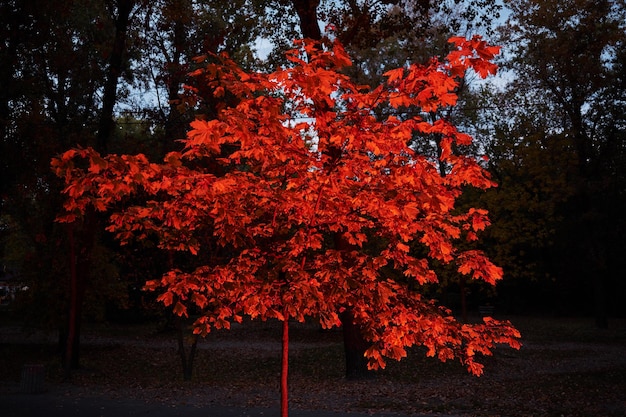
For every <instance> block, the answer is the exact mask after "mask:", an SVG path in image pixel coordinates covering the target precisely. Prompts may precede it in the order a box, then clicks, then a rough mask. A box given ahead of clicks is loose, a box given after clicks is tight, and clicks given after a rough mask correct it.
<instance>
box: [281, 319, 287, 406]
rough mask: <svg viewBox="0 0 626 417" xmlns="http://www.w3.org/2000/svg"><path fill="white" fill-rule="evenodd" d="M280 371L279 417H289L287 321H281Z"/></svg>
mask: <svg viewBox="0 0 626 417" xmlns="http://www.w3.org/2000/svg"><path fill="white" fill-rule="evenodd" d="M281 356H282V357H281V370H280V416H281V417H287V416H288V415H289V384H288V380H289V319H288V317H287V313H285V318H284V320H283V338H282V355H281Z"/></svg>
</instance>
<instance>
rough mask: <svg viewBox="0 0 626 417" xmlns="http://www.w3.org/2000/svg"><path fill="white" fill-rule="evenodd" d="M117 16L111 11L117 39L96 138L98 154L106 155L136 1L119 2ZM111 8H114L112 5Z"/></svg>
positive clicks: (108, 70)
mask: <svg viewBox="0 0 626 417" xmlns="http://www.w3.org/2000/svg"><path fill="white" fill-rule="evenodd" d="M112 3H115V4H116V5H117V14H116V15H115V12H114V11H113V10H111V13H112V14H113V15H114V21H115V38H114V40H113V47H112V49H111V55H110V58H109V67H108V69H107V78H106V81H105V83H104V93H103V96H102V112H101V114H100V121H99V123H98V133H97V136H96V147H97V149H98V152H101V153H106V151H107V147H108V142H109V140H110V138H111V134H112V133H113V127H114V123H113V108H114V107H115V103H116V102H117V85H118V83H119V79H120V76H121V74H122V69H123V62H124V55H125V54H126V32H127V30H128V22H129V18H130V13H131V11H132V10H133V7H134V6H135V0H117V1H115V2H112ZM111 8H113V6H112V5H111Z"/></svg>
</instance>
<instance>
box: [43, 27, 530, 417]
mask: <svg viewBox="0 0 626 417" xmlns="http://www.w3.org/2000/svg"><path fill="white" fill-rule="evenodd" d="M451 42H452V43H454V45H455V47H456V48H455V50H454V51H453V52H451V53H450V54H449V55H448V57H447V59H446V60H445V61H443V62H440V61H438V60H432V61H431V62H430V64H429V65H427V66H418V65H410V66H407V67H406V68H399V69H396V70H393V71H390V72H388V73H387V74H386V75H387V82H386V83H385V84H384V85H380V86H378V87H376V88H374V89H369V88H367V87H363V86H357V85H354V84H353V83H352V82H351V81H350V79H349V78H348V77H346V76H344V75H342V74H341V72H340V71H339V70H340V69H341V68H342V67H344V66H346V65H349V64H350V59H349V58H348V56H347V55H346V53H345V51H344V50H343V48H342V47H341V46H340V45H339V44H336V43H335V44H334V45H332V47H326V48H324V49H322V50H320V49H318V48H317V47H316V44H315V43H314V42H299V43H297V48H296V49H294V50H292V51H290V52H289V54H288V58H289V60H290V61H291V62H292V64H293V65H292V66H291V67H289V68H285V69H280V70H277V71H275V72H273V73H271V74H262V73H246V72H244V71H243V70H241V69H240V68H239V67H238V66H237V65H236V64H234V63H233V62H232V61H230V60H229V59H228V58H227V57H224V56H221V57H219V63H217V64H215V63H209V64H206V66H205V67H204V68H202V69H201V70H198V71H196V72H195V74H194V75H196V76H197V77H199V78H200V79H202V80H203V83H204V85H205V86H206V87H208V88H209V89H210V90H211V91H212V93H213V94H214V95H215V96H216V97H225V98H227V97H234V98H236V100H226V99H225V100H224V103H227V102H235V103H237V104H236V105H235V104H233V105H227V104H224V106H223V107H221V108H220V109H219V116H218V118H217V119H215V120H210V121H205V120H196V121H194V122H193V123H192V125H191V127H192V130H191V131H190V132H189V133H188V136H187V139H186V140H185V143H184V145H185V148H184V151H182V152H181V153H170V154H169V155H168V156H167V157H166V158H165V160H164V162H163V163H161V164H155V163H150V162H149V161H148V160H147V159H146V157H145V156H143V155H135V156H130V155H121V156H117V155H108V156H106V157H105V158H103V157H101V156H100V155H99V154H98V153H96V152H95V151H94V150H92V149H73V150H70V151H68V152H66V153H65V154H63V155H62V156H61V157H59V158H57V159H55V160H54V161H53V167H54V169H55V170H56V172H57V174H58V175H59V176H61V177H63V178H64V179H65V181H66V188H65V194H66V195H67V201H66V204H65V208H66V210H67V213H65V214H64V215H62V216H61V217H60V221H65V222H73V221H76V220H77V219H78V218H79V217H80V216H81V215H82V214H83V213H84V212H85V210H87V208H88V207H90V206H93V207H95V209H97V210H99V211H110V213H111V216H110V225H109V226H108V230H109V231H111V232H114V233H115V234H116V235H117V237H118V238H119V239H120V241H121V242H122V243H124V242H127V241H129V240H130V239H143V238H146V237H148V236H150V235H156V236H158V239H159V242H160V246H161V247H162V248H163V249H165V250H168V251H172V250H177V251H188V252H191V253H193V254H198V256H201V257H202V256H203V258H202V259H203V260H206V261H205V262H204V263H203V264H202V266H200V267H197V268H195V269H193V270H182V269H173V270H171V271H169V272H168V273H166V274H165V275H164V276H163V277H162V278H160V279H156V280H151V281H149V282H148V283H147V284H146V287H147V288H148V289H151V290H157V291H160V292H161V295H160V297H159V299H160V300H161V301H162V302H163V303H164V304H165V305H167V306H172V307H173V309H174V312H175V313H176V314H179V315H183V316H184V315H187V311H188V308H190V307H191V306H193V307H194V308H196V309H199V310H200V311H201V312H202V315H201V316H200V317H199V318H198V319H197V320H196V322H195V332H196V333H198V334H206V333H208V332H209V331H210V330H211V328H212V327H216V328H228V327H229V323H230V320H233V319H234V320H241V318H242V316H243V315H247V316H250V317H252V318H262V319H268V318H276V319H279V320H282V321H283V323H284V326H283V330H284V337H283V341H284V344H283V354H284V356H283V366H284V368H283V376H282V387H283V391H282V412H283V415H286V413H287V368H286V367H287V348H288V321H289V320H290V319H295V320H298V321H303V320H304V319H305V317H307V316H309V317H315V318H318V319H319V321H320V323H321V325H322V326H323V327H326V328H329V327H332V326H336V325H339V323H340V320H339V315H340V314H341V312H342V311H345V310H346V309H350V312H351V314H352V315H353V317H354V322H355V323H356V324H358V325H359V327H360V328H361V329H362V330H363V333H364V336H365V338H366V339H367V340H368V341H369V342H370V343H371V347H370V348H369V349H368V350H367V352H366V357H367V358H368V360H369V365H370V367H371V368H373V369H376V368H379V367H384V366H385V358H392V359H398V360H399V359H400V358H402V357H404V356H405V355H406V348H407V347H409V346H413V345H422V346H425V347H426V348H427V349H428V350H427V352H428V353H427V354H428V355H429V356H436V357H438V358H439V359H440V360H442V361H446V360H448V359H453V358H456V359H458V360H459V361H460V362H461V363H463V364H464V365H465V366H466V367H467V368H468V370H469V371H470V372H471V373H473V374H475V375H480V374H481V373H482V365H481V364H480V363H478V361H477V359H478V358H479V357H480V355H490V354H491V350H492V349H493V348H494V346H495V344H497V343H505V344H508V345H510V346H512V347H515V348H517V347H519V343H518V338H519V333H518V332H517V330H515V329H514V328H513V327H512V326H511V324H510V323H508V322H500V321H496V320H493V319H491V318H485V319H484V322H483V323H480V324H462V323H459V322H457V321H456V320H455V319H454V317H452V315H451V313H450V311H449V310H447V309H446V308H444V307H441V306H438V305H437V304H436V303H435V302H434V301H432V300H428V299H426V298H425V297H423V296H422V295H420V293H419V292H418V291H416V290H415V288H416V287H419V285H415V284H426V283H436V282H437V280H438V278H437V275H436V273H435V272H434V271H433V269H432V266H431V264H432V263H433V261H436V262H440V263H445V264H454V265H456V268H457V269H458V272H459V273H460V274H465V275H469V276H470V277H471V278H473V279H478V280H484V281H486V282H488V283H491V284H494V283H495V282H496V281H497V280H498V279H500V278H501V275H502V271H501V270H500V268H498V267H496V266H495V265H493V264H492V263H491V262H490V261H489V260H488V259H487V257H486V256H485V255H484V254H483V253H482V252H481V251H479V250H461V249H459V242H463V241H470V242H471V241H475V240H477V233H478V232H480V231H481V230H482V229H484V228H485V227H486V226H487V225H488V224H489V220H488V218H487V213H486V212H485V211H484V210H480V209H471V210H469V211H467V212H460V211H458V210H456V209H455V201H456V199H457V198H458V197H459V196H460V195H461V193H462V190H463V188H464V187H466V186H473V187H478V188H488V187H491V186H493V185H494V184H493V183H492V181H491V180H490V179H489V176H488V175H487V173H486V172H485V171H484V170H483V169H482V168H481V166H480V165H479V163H478V162H477V161H476V160H474V159H472V158H469V157H465V156H461V155H456V154H455V153H454V152H453V149H454V147H455V146H456V145H466V144H469V143H470V142H471V140H472V139H471V137H469V136H468V135H466V134H463V133H460V132H458V131H457V129H456V128H455V127H454V126H453V125H451V124H450V123H448V122H446V121H445V120H438V121H437V122H435V123H429V122H427V121H426V120H425V119H423V118H422V117H421V116H420V115H419V114H417V115H411V116H410V117H409V116H407V117H404V118H402V117H400V116H398V114H401V113H402V112H401V111H393V112H390V111H389V109H390V108H394V109H397V110H402V108H404V107H407V106H413V107H417V108H419V109H420V110H421V111H422V112H424V113H427V112H430V111H434V110H436V109H438V108H440V107H442V106H453V105H455V103H456V100H457V96H456V94H455V93H454V90H455V88H456V87H457V85H458V82H459V79H460V78H461V77H463V75H464V74H465V72H466V70H468V69H470V68H472V69H474V70H475V71H476V72H477V73H478V74H479V75H481V76H483V77H484V76H487V75H488V74H489V73H493V72H495V69H496V68H495V65H494V64H492V63H491V62H490V59H492V58H493V56H494V54H496V53H497V52H498V48H496V47H491V46H488V45H487V44H486V43H485V42H484V41H482V40H480V38H477V37H475V38H473V39H471V40H466V39H463V38H453V39H451ZM305 57H306V58H305ZM387 113H393V114H395V115H388V116H380V115H381V114H382V115H384V114H387ZM416 132H419V133H422V134H431V133H433V134H434V133H436V134H438V135H440V136H441V137H442V138H443V139H442V140H441V148H442V154H441V155H440V159H441V161H443V162H445V163H446V165H447V166H448V167H450V169H449V172H448V173H447V174H446V175H445V176H442V175H441V174H440V172H439V170H438V169H437V168H436V166H435V164H434V163H433V161H431V160H429V159H428V158H426V157H424V156H422V155H419V154H417V153H416V152H415V151H414V150H413V149H412V148H411V147H410V143H411V141H412V139H413V138H414V134H415V133H416ZM226 150H228V151H226ZM85 161H86V163H85ZM138 195H141V196H143V198H144V199H145V203H143V204H140V205H129V204H127V203H126V201H128V200H129V197H133V199H134V200H133V201H136V200H137V196H138ZM333 236H340V237H341V240H342V241H345V242H348V243H349V245H347V246H348V247H345V246H346V245H337V244H336V239H333V238H332V237H333ZM215 242H216V243H217V245H219V247H218V248H217V249H215V247H213V246H212V243H215ZM411 245H414V246H415V245H418V246H421V247H423V248H424V251H421V252H424V253H427V256H425V257H420V256H418V255H416V254H415V253H414V251H412V250H411V249H410V248H411ZM463 246H465V245H463ZM209 248H211V249H210V250H209ZM209 252H210V254H207V253H209Z"/></svg>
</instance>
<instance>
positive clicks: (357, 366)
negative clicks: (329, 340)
mask: <svg viewBox="0 0 626 417" xmlns="http://www.w3.org/2000/svg"><path fill="white" fill-rule="evenodd" d="M340 319H341V324H342V329H343V346H344V350H345V354H346V378H347V379H349V380H362V379H371V378H373V377H374V376H375V373H374V371H372V370H370V369H368V368H367V358H366V357H365V351H366V350H367V348H368V347H369V344H368V342H367V341H366V340H365V339H364V338H363V333H362V332H361V329H360V328H359V326H358V325H356V324H355V323H354V315H353V314H352V311H351V310H349V309H348V310H346V311H344V312H343V313H342V314H341V315H340Z"/></svg>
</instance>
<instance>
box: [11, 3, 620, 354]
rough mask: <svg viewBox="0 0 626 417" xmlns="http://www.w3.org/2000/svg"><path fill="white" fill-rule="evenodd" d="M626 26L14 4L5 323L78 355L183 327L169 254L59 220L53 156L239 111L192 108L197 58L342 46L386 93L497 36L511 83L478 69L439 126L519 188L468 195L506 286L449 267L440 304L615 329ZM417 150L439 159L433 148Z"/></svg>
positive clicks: (120, 148)
mask: <svg viewBox="0 0 626 417" xmlns="http://www.w3.org/2000/svg"><path fill="white" fill-rule="evenodd" d="M624 22H626V5H625V3H624V2H623V1H608V0H607V1H602V0H600V1H588V0H566V1H562V0H559V1H556V0H545V1H530V0H511V1H504V2H499V1H492V0H468V1H458V0H455V1H453V0H449V1H443V2H441V1H429V0H413V1H411V0H395V1H394V0H377V1H376V0H370V1H357V0H345V1H344V0H337V1H323V0H322V1H320V0H265V1H263V0H233V1H209V0H207V1H198V0H151V1H147V0H81V1H67V0H63V1H60V0H13V1H11V0H2V1H1V2H0V31H1V32H0V178H1V183H0V261H1V264H2V272H1V274H2V275H1V277H2V278H1V279H2V281H1V282H2V284H3V290H2V291H3V293H2V296H3V303H4V305H3V312H2V313H3V314H12V315H13V317H15V318H18V319H19V320H20V321H21V322H22V323H24V324H26V325H29V326H37V327H41V328H45V329H55V330H59V334H60V341H61V342H62V343H63V342H64V341H65V340H67V338H66V337H65V335H67V332H68V331H70V329H73V330H72V331H77V332H78V333H79V330H80V325H79V324H80V322H81V321H83V320H95V321H98V320H125V321H129V320H142V319H146V318H151V317H154V316H159V315H161V316H163V315H165V316H166V315H167V313H166V312H164V311H162V310H161V309H160V307H159V306H158V305H157V303H155V302H154V299H153V297H154V296H152V295H150V296H149V295H147V294H145V293H144V292H143V291H142V290H141V288H142V286H143V284H144V283H145V281H146V280H148V279H153V278H155V277H158V276H160V274H161V273H162V272H163V271H165V270H166V269H167V268H168V265H167V263H168V260H167V257H164V256H163V255H162V254H161V253H159V250H158V249H157V248H156V247H153V246H151V245H150V242H143V243H141V244H140V243H137V244H135V245H129V246H124V247H119V245H118V244H117V243H116V242H115V241H114V240H113V238H112V236H110V235H108V234H107V233H106V232H104V228H103V227H102V225H101V224H100V219H98V218H97V216H95V215H94V216H92V217H91V218H87V220H86V221H85V223H84V224H82V225H78V226H76V225H70V226H68V225H66V224H59V223H55V221H54V219H55V217H56V216H57V215H58V214H59V213H60V210H61V204H62V196H61V184H60V181H59V180H58V179H57V178H55V176H54V175H53V173H52V171H51V169H50V160H51V158H53V157H54V156H57V155H58V154H60V153H61V152H63V151H65V150H67V149H69V148H71V147H74V146H77V145H80V146H93V147H95V148H96V149H97V150H98V151H99V152H101V153H138V152H142V153H145V154H146V155H147V156H148V157H149V158H151V159H153V160H155V161H158V160H160V159H161V158H162V157H163V156H164V155H165V154H166V152H168V151H171V150H174V149H177V146H179V145H178V142H177V139H180V138H182V137H184V135H185V132H186V130H187V126H188V123H189V122H190V121H191V120H193V119H194V117H196V115H197V114H199V113H201V114H202V116H203V117H211V114H212V110H214V109H215V107H216V106H217V105H218V104H219V103H217V102H215V99H214V98H210V97H207V98H205V100H203V104H202V106H196V107H190V106H184V105H183V104H182V102H181V100H180V96H179V95H180V94H181V92H182V86H183V84H185V83H187V82H192V81H191V80H190V79H188V77H187V74H188V73H189V72H190V71H192V70H193V69H194V65H195V64H194V61H193V57H194V56H197V55H200V54H203V53H205V52H207V51H209V52H222V51H225V52H228V53H229V54H230V55H231V56H232V57H233V58H234V59H235V60H236V61H237V62H239V63H240V64H241V65H242V66H243V67H244V68H247V69H250V70H268V69H271V68H274V67H276V66H277V65H281V64H285V61H284V60H283V55H282V51H284V50H286V49H287V48H289V47H290V46H291V42H292V40H293V39H296V38H300V37H303V36H305V37H311V38H319V37H320V36H323V35H325V34H330V35H331V36H335V37H337V38H338V39H340V40H341V41H342V43H343V44H344V45H345V46H346V48H347V50H348V51H349V53H350V54H351V56H352V57H353V59H354V65H353V67H352V68H350V69H349V75H350V76H351V77H353V78H354V79H356V80H358V82H360V83H361V84H368V85H377V84H378V83H379V82H380V81H381V79H382V74H383V73H384V72H385V71H387V70H388V69H391V68H395V67H398V66H401V65H404V64H406V63H407V62H425V61H426V60H428V59H429V58H430V57H432V56H445V54H446V53H447V52H448V48H449V44H448V43H447V42H446V40H447V39H448V37H450V36H458V35H460V36H465V35H467V36H469V35H471V34H474V33H480V34H482V35H483V36H484V37H485V38H486V39H487V40H488V41H489V42H490V43H493V44H498V45H501V46H502V48H503V53H502V55H501V56H500V58H499V65H500V67H501V72H500V76H499V77H498V78H496V79H494V80H491V81H487V82H484V81H480V82H479V81H478V80H476V79H473V76H472V75H469V77H468V79H467V80H466V82H465V83H464V84H463V85H462V86H461V88H460V91H459V93H460V97H461V103H460V105H459V106H458V107H455V108H454V109H451V110H446V111H441V112H439V113H438V114H434V115H432V117H436V118H448V119H450V120H452V121H453V122H454V123H455V124H457V125H458V126H461V127H462V128H463V130H465V131H467V132H468V133H471V134H472V135H474V137H475V138H476V141H475V144H474V146H472V147H468V148H467V149H459V150H458V151H459V152H463V153H467V154H470V155H475V156H476V157H477V158H480V157H481V156H482V155H486V156H487V157H488V161H485V165H486V167H487V168H488V170H489V171H490V172H491V174H492V175H493V178H494V179H495V180H496V181H497V183H498V184H499V186H498V187H497V188H494V189H491V190H488V191H486V192H482V191H481V192H479V191H477V190H467V193H466V195H465V197H464V201H463V204H467V205H471V206H473V207H484V208H486V209H488V210H489V212H490V217H491V220H492V226H491V227H490V228H489V229H488V230H487V231H486V232H485V233H484V234H483V235H482V242H483V248H484V249H485V250H486V251H487V252H488V253H489V254H490V256H491V258H492V260H493V261H494V262H495V263H497V264H498V265H499V266H502V267H503V268H504V271H505V277H504V279H503V280H502V282H500V283H499V284H498V286H497V288H495V289H492V288H487V287H486V286H483V285H479V284H477V283H472V282H465V281H461V280H459V277H457V276H455V275H454V274H451V273H449V272H448V271H445V270H442V271H441V276H442V278H443V279H442V285H440V286H438V287H437V288H427V289H425V291H427V292H429V294H430V295H432V296H434V297H436V298H438V299H439V300H440V301H441V302H442V303H443V304H445V305H447V306H449V307H450V308H452V309H453V311H455V312H456V313H458V314H467V311H470V312H472V311H477V310H478V308H479V306H481V307H482V306H491V307H493V308H495V309H496V310H497V311H499V312H501V313H502V314H552V315H567V316H585V317H589V318H590V319H594V320H595V323H596V324H597V325H598V326H600V327H606V326H609V324H610V318H612V317H624V313H625V310H624V307H623V306H624V299H626V273H625V272H624V271H625V269H626V265H625V259H626V255H625V254H626V238H625V237H624V232H625V231H626V215H625V214H624V213H625V212H626V47H625V41H626V24H625V23H624ZM326 24H331V25H332V28H333V29H332V32H329V31H328V30H327V29H326V28H325V25H326ZM415 146H417V147H418V148H419V149H420V151H421V152H423V153H426V154H429V155H436V153H437V146H436V141H432V140H429V139H428V138H416V144H415ZM442 169H445V167H442ZM72 271H73V272H72ZM26 288H27V289H26ZM151 297H152V298H151ZM13 298H15V300H13ZM72 323H74V324H72ZM76 340H78V338H76Z"/></svg>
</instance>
